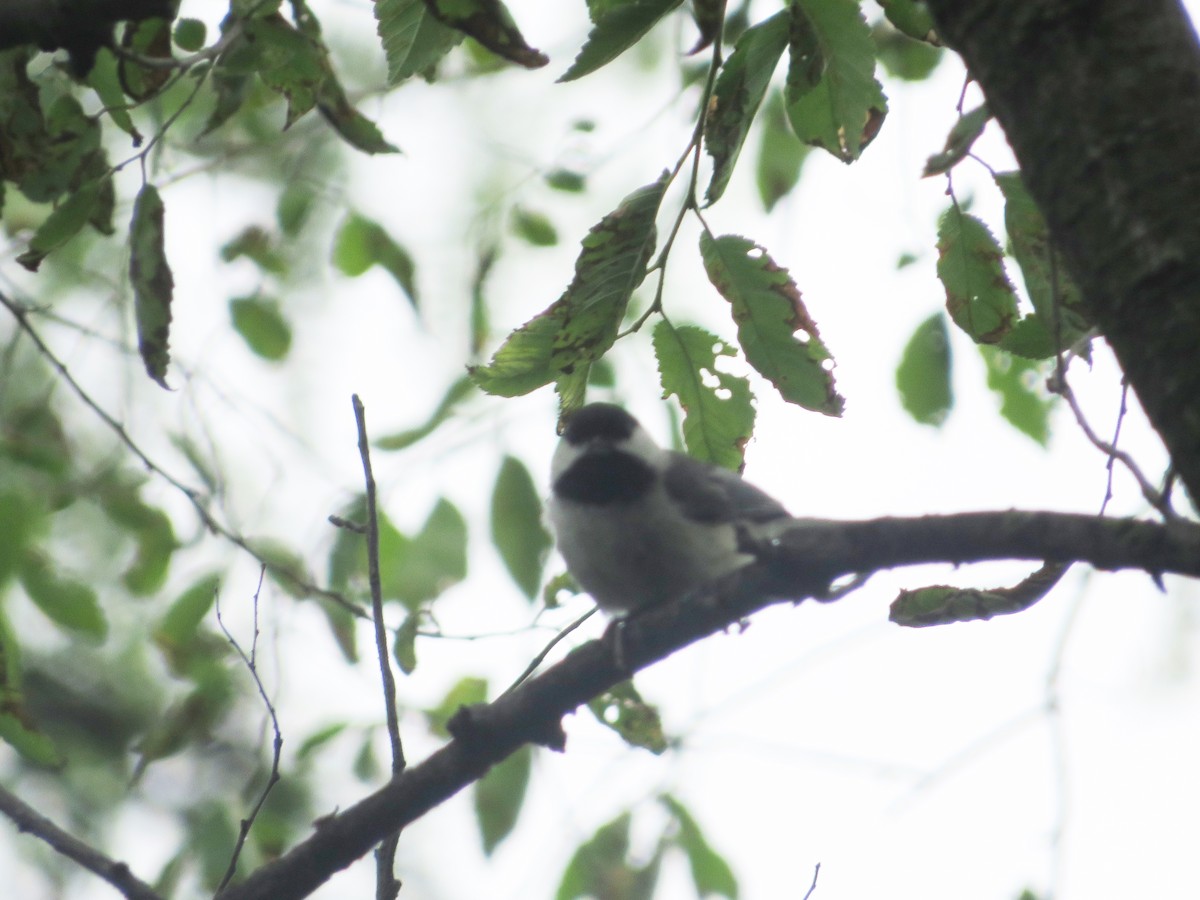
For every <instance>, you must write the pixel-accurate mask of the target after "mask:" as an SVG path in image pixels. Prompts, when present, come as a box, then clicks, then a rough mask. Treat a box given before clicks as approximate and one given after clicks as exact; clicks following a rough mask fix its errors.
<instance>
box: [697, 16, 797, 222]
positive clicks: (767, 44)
mask: <svg viewBox="0 0 1200 900" xmlns="http://www.w3.org/2000/svg"><path fill="white" fill-rule="evenodd" d="M789 22H790V16H789V14H788V11H787V10H783V11H782V12H779V13H776V14H775V15H773V16H771V17H770V18H769V19H766V20H765V21H763V22H760V23H758V24H757V25H755V26H754V27H753V28H749V29H747V30H746V31H745V32H744V33H743V34H742V36H741V37H740V38H738V41H737V45H736V46H735V47H734V50H733V53H732V54H730V56H729V58H728V59H727V60H725V63H724V65H722V66H721V71H720V73H719V74H718V75H717V82H716V85H715V86H714V88H713V94H712V101H711V102H710V105H709V112H708V116H707V118H706V120H705V125H704V148H705V150H707V151H708V155H709V156H711V157H712V159H713V173H712V178H711V179H710V181H709V183H708V190H707V192H706V193H705V200H706V202H707V203H708V204H710V205H711V204H713V203H715V202H716V201H717V200H718V199H720V197H721V195H722V194H723V193H724V192H725V187H726V185H728V184H729V176H730V175H732V174H733V168H734V166H735V165H736V164H737V159H738V155H739V154H740V153H741V150H742V144H743V143H745V141H746V135H747V134H749V133H750V125H751V123H752V122H753V121H754V117H755V114H756V113H757V112H758V107H759V105H760V104H761V103H762V100H763V97H764V96H765V94H766V91H767V86H768V85H769V84H770V83H771V75H772V73H774V71H775V67H776V66H777V65H778V63H779V57H781V56H782V55H783V51H784V48H786V47H787V45H788V31H789Z"/></svg>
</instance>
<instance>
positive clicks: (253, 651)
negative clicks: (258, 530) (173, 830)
mask: <svg viewBox="0 0 1200 900" xmlns="http://www.w3.org/2000/svg"><path fill="white" fill-rule="evenodd" d="M266 575H267V567H266V566H261V567H260V568H259V570H258V587H256V588H255V589H254V636H253V637H252V638H251V639H250V655H249V656H247V655H246V651H245V650H243V649H242V645H241V644H239V643H238V641H237V638H235V637H234V636H233V634H231V633H230V631H229V629H228V628H226V627H225V622H224V620H223V619H222V618H221V594H220V592H219V591H218V593H217V596H216V604H215V605H216V611H217V624H218V625H219V626H221V631H222V632H224V634H225V638H226V640H228V641H229V643H230V644H231V645H232V646H233V649H234V650H236V651H237V654H238V656H240V657H241V658H242V662H243V663H245V664H246V668H247V669H248V670H249V671H250V677H251V678H253V679H254V685H255V687H257V688H258V695H259V696H260V697H262V701H263V704H264V705H265V706H266V707H267V713H268V715H270V717H271V729H272V731H273V732H274V734H275V740H274V744H273V750H272V755H271V773H270V775H268V776H267V783H266V785H265V786H264V787H263V789H262V793H261V794H259V796H258V802H257V803H255V804H254V808H253V809H252V810H250V815H248V816H246V818H244V819H242V822H241V827H240V828H239V829H238V836H237V842H236V843H235V844H234V845H233V853H231V854H230V856H229V865H228V867H226V869H225V875H224V876H223V877H222V878H221V883H220V884H219V885H217V893H218V894H220V893H221V891H223V890H225V886H226V885H227V884H229V882H230V881H232V880H233V876H234V875H235V874H237V864H238V858H239V857H240V856H241V855H242V848H243V847H244V846H245V845H246V838H247V837H249V836H250V829H251V827H253V825H254V820H255V819H257V818H258V814H259V813H260V812H261V811H262V808H263V805H264V804H265V803H266V802H267V796H268V795H269V794H270V793H271V788H273V787H275V785H276V784H278V783H279V758H280V756H281V755H282V753H283V733H282V732H281V731H280V730H279V718H278V717H277V716H276V715H275V706H274V704H272V703H271V698H270V697H268V696H267V690H266V688H265V687H263V683H262V679H261V678H260V677H259V676H258V633H259V632H258V598H259V596H260V595H261V594H262V586H263V579H264V578H265V577H266Z"/></svg>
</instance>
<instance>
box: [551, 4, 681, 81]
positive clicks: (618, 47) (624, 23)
mask: <svg viewBox="0 0 1200 900" xmlns="http://www.w3.org/2000/svg"><path fill="white" fill-rule="evenodd" d="M681 2H682V0H615V2H611V3H604V4H589V11H590V12H591V13H592V21H593V23H594V25H593V28H592V30H591V33H590V34H588V38H587V42H586V43H585V44H584V45H583V47H582V48H581V49H580V51H579V55H578V56H576V57H575V62H574V63H572V64H571V67H570V68H569V69H567V71H566V72H565V73H564V74H563V75H562V77H561V78H559V79H558V80H559V81H574V80H575V79H576V78H582V77H583V76H584V75H588V74H590V73H592V72H595V71H596V70H597V69H599V68H600V67H601V66H604V65H607V64H608V63H610V62H612V61H613V60H614V59H616V58H617V57H618V56H620V55H621V54H622V53H624V52H625V51H626V50H628V49H629V48H630V47H632V46H633V45H634V44H636V43H637V42H638V41H640V40H641V39H642V38H643V37H645V35H646V33H647V32H649V31H650V29H651V28H653V27H654V26H655V25H656V24H657V23H658V20H659V19H661V18H662V17H663V16H665V15H666V14H667V13H669V12H670V11H671V10H673V9H675V7H677V6H679V4H680V3H681Z"/></svg>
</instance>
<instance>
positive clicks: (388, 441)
mask: <svg viewBox="0 0 1200 900" xmlns="http://www.w3.org/2000/svg"><path fill="white" fill-rule="evenodd" d="M474 391H475V382H473V381H472V380H471V379H470V377H469V376H467V375H464V376H462V377H461V378H459V379H458V380H457V381H455V382H454V384H452V385H450V387H449V388H448V389H447V390H446V393H445V394H443V395H442V399H441V400H440V401H438V405H437V407H436V408H435V409H434V410H433V412H431V413H430V414H429V418H427V419H426V420H425V421H424V422H423V423H422V424H421V425H418V426H417V427H416V428H409V429H406V430H404V431H397V432H394V433H392V434H389V435H385V436H384V437H381V438H379V439H378V440H376V441H375V442H374V443H375V446H376V447H378V448H379V449H380V450H403V449H405V448H406V447H411V446H412V445H413V444H415V443H417V442H418V441H421V440H424V439H425V438H427V437H429V435H431V434H433V432H434V431H436V430H437V429H438V427H440V426H441V425H442V423H444V422H445V421H446V420H448V419H449V418H450V417H451V415H452V414H453V413H454V411H455V410H456V409H457V408H458V405H459V404H460V403H461V402H462V401H463V400H465V399H466V398H467V397H469V396H471V394H472V393H473V392H474Z"/></svg>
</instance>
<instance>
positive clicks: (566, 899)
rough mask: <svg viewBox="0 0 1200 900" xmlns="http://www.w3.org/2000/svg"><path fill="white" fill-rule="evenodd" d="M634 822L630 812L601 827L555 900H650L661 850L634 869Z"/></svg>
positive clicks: (565, 876) (573, 863)
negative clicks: (631, 847)
mask: <svg viewBox="0 0 1200 900" xmlns="http://www.w3.org/2000/svg"><path fill="white" fill-rule="evenodd" d="M631 819H632V817H631V816H630V814H629V813H628V812H624V813H621V815H619V816H617V817H616V818H615V819H613V820H612V821H611V822H608V823H606V824H604V825H601V826H600V828H598V829H597V830H596V833H595V834H594V835H592V837H591V838H590V839H589V840H588V841H587V842H586V843H584V844H582V845H581V846H580V847H579V849H578V850H576V851H575V854H574V855H573V856H572V857H571V861H570V862H569V863H567V868H566V871H564V872H563V877H562V881H560V882H559V885H558V890H557V891H556V892H555V895H554V896H555V900H578V898H581V897H588V898H606V900H607V898H610V897H612V898H617V897H619V898H620V900H650V898H651V897H652V896H653V895H654V887H655V884H657V882H658V870H659V865H660V864H661V861H662V846H661V845H660V846H659V848H658V849H657V851H656V852H655V854H654V856H653V857H652V858H651V859H650V861H649V862H648V863H647V864H646V865H645V866H642V867H641V868H636V867H634V866H633V865H631V864H630V863H629V861H628V856H629V825H630V821H631Z"/></svg>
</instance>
